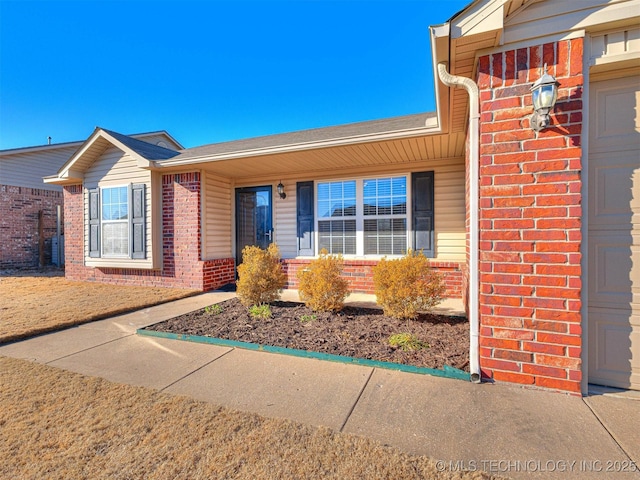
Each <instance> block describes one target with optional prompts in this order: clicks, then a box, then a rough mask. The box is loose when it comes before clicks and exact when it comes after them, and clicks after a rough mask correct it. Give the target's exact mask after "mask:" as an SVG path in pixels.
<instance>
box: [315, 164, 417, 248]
mask: <svg viewBox="0 0 640 480" xmlns="http://www.w3.org/2000/svg"><path fill="white" fill-rule="evenodd" d="M398 177H404V179H405V184H406V195H407V206H406V211H405V214H404V215H403V216H401V215H366V216H365V215H364V181H365V180H380V179H386V178H391V179H393V178H398ZM348 181H355V182H356V215H355V216H353V217H335V219H336V220H342V219H355V221H356V253H355V254H353V255H352V254H342V256H343V257H344V258H350V259H358V258H360V259H366V260H379V259H382V258H384V257H389V258H394V257H396V258H397V257H402V255H393V254H383V255H380V254H365V253H364V221H365V219H367V220H377V219H387V218H404V219H405V222H406V227H407V228H406V245H405V251H408V250H409V248H410V247H411V238H412V237H413V230H412V227H411V216H410V212H411V208H412V206H411V199H412V196H411V195H412V194H411V174H410V173H404V172H403V173H392V174H387V175H366V176H357V177H356V176H353V177H341V178H332V179H323V180H316V181H315V182H314V208H315V215H314V217H315V249H316V255H318V254H319V252H320V250H321V247H320V227H319V223H320V222H322V221H326V220H331V219H332V217H322V218H320V215H319V208H318V203H319V201H318V189H319V188H318V186H319V185H320V184H325V183H331V182H348Z"/></svg>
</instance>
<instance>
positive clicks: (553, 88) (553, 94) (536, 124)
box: [531, 63, 560, 132]
mask: <svg viewBox="0 0 640 480" xmlns="http://www.w3.org/2000/svg"><path fill="white" fill-rule="evenodd" d="M559 85H560V83H558V81H557V80H556V79H555V77H554V76H553V75H549V74H548V73H547V64H546V63H545V64H544V73H543V75H542V76H541V77H540V78H539V79H538V80H536V82H535V83H534V84H533V86H532V87H531V99H532V100H533V110H534V112H533V115H531V128H532V129H534V130H535V131H536V132H539V131H540V130H544V129H545V128H547V127H548V126H549V125H550V124H551V117H550V116H549V112H551V110H553V107H554V105H555V104H556V100H557V99H558V86H559Z"/></svg>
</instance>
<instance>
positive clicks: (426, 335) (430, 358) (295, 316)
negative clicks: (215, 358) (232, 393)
mask: <svg viewBox="0 0 640 480" xmlns="http://www.w3.org/2000/svg"><path fill="white" fill-rule="evenodd" d="M220 306H221V307H222V312H221V313H217V314H212V313H207V312H206V311H205V310H204V309H202V310H198V311H195V312H191V313H188V314H185V315H181V316H179V317H176V318H172V319H169V320H166V321H164V322H161V323H157V324H155V325H151V326H149V327H147V328H146V329H147V330H155V331H159V332H169V333H175V334H188V335H199V336H205V337H213V338H223V339H227V340H236V341H241V342H250V343H256V344H260V345H270V346H275V347H285V348H294V349H299V350H308V351H313V352H321V353H329V354H333V355H344V356H348V357H356V358H365V359H369V360H379V361H384V362H393V363H401V364H405V365H413V366H416V367H426V368H434V369H442V368H443V366H444V365H445V364H446V365H448V366H450V367H454V368H458V369H460V370H464V371H466V372H468V371H469V322H468V321H467V319H466V318H464V317H454V316H447V315H436V314H421V315H420V316H419V317H418V318H417V319H416V320H398V319H395V318H391V317H387V316H385V315H383V313H382V310H378V309H372V308H360V307H354V306H346V307H345V308H344V309H343V310H342V311H341V312H339V313H315V312H313V311H311V310H310V309H309V308H307V307H306V306H305V305H304V304H302V303H295V302H274V303H273V304H272V305H271V312H272V317H271V318H269V319H262V318H253V317H251V316H250V315H249V313H248V310H247V308H246V307H244V306H243V305H242V304H241V303H240V301H239V300H238V299H237V298H234V299H231V300H227V301H225V302H222V303H220ZM405 332H406V333H412V334H414V335H416V336H417V337H418V338H419V339H420V340H421V341H423V342H426V343H427V344H428V345H429V347H428V348H425V349H422V350H414V351H403V350H401V349H399V348H394V347H391V346H390V345H389V336H391V335H394V334H396V333H405Z"/></svg>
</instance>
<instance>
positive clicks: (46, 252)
mask: <svg viewBox="0 0 640 480" xmlns="http://www.w3.org/2000/svg"><path fill="white" fill-rule="evenodd" d="M132 137H133V138H138V139H143V140H144V141H145V142H149V143H152V144H158V145H162V146H165V147H167V148H170V149H174V150H175V149H181V148H183V147H182V145H180V144H179V143H178V142H176V141H175V140H174V139H173V138H172V137H171V136H170V135H169V134H168V133H166V132H151V133H141V134H136V135H132ZM83 143H84V142H82V141H78V142H67V143H57V144H49V145H39V146H36V147H25V148H14V149H10V150H0V269H2V268H23V267H37V266H38V265H39V264H40V263H41V262H42V263H43V264H44V265H49V264H51V263H52V257H53V258H55V257H56V253H57V252H53V251H52V243H53V242H52V240H53V239H54V238H56V235H57V230H58V221H59V219H58V213H57V210H58V209H57V207H58V206H62V203H63V201H62V187H60V186H58V185H53V184H45V183H44V182H43V181H42V178H43V177H45V176H49V175H53V174H54V173H56V172H57V171H58V170H59V169H60V167H61V166H62V165H63V164H64V163H65V162H66V161H67V160H69V158H70V157H71V155H73V154H74V153H75V151H76V150H77V149H78V148H79V147H80V146H81V145H82V144H83ZM61 217H62V215H61ZM60 227H62V218H60ZM41 233H42V236H41V235H40V234H41ZM41 250H42V251H41ZM41 256H42V258H41Z"/></svg>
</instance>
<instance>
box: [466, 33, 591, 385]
mask: <svg viewBox="0 0 640 480" xmlns="http://www.w3.org/2000/svg"><path fill="white" fill-rule="evenodd" d="M544 63H547V64H548V66H549V73H550V74H552V75H554V76H555V77H556V78H557V79H558V81H559V82H560V88H559V96H558V102H557V104H556V107H555V110H554V114H553V115H552V126H551V128H548V129H546V130H543V131H542V132H539V133H537V134H536V132H534V131H533V130H532V129H531V128H530V124H529V116H530V115H531V113H532V111H533V108H532V106H531V94H530V91H529V89H530V87H531V84H532V83H533V82H534V81H535V80H536V79H538V78H539V76H540V75H541V71H542V66H543V64H544ZM478 86H479V88H480V102H481V127H480V305H481V307H480V345H481V347H480V365H481V368H482V373H483V376H484V377H485V378H492V379H494V380H498V381H508V382H515V383H522V384H529V385H536V386H540V387H546V388H553V389H559V390H565V391H569V392H575V393H578V392H580V380H581V362H580V353H581V344H582V339H581V316H580V306H581V305H580V295H581V273H582V272H581V267H580V245H581V232H580V227H581V217H582V205H581V201H582V195H581V192H582V182H581V168H582V166H581V160H580V159H581V155H582V149H581V142H580V135H581V132H582V86H583V76H582V39H574V40H566V41H560V42H557V43H548V44H544V45H540V46H535V47H530V48H520V49H517V50H511V51H507V52H503V53H497V54H493V55H487V56H484V57H481V58H480V59H479V69H478Z"/></svg>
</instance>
